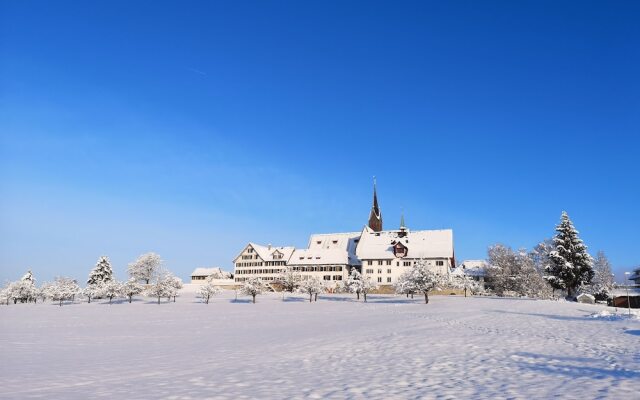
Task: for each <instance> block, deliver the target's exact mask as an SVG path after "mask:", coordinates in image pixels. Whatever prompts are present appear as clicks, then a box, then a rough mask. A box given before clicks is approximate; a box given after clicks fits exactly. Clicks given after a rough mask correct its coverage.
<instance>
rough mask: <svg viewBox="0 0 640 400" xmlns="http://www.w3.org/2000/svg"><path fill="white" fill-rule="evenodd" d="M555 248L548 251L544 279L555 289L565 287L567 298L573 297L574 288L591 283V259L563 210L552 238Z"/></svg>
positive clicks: (592, 274)
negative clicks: (547, 263)
mask: <svg viewBox="0 0 640 400" xmlns="http://www.w3.org/2000/svg"><path fill="white" fill-rule="evenodd" d="M553 244H554V247H555V250H553V251H552V252H551V253H549V261H550V263H549V265H548V266H547V267H546V268H545V272H546V273H547V275H546V276H545V279H547V281H548V282H549V284H551V286H553V287H554V288H556V289H565V290H566V291H567V295H568V297H569V298H572V299H573V298H575V293H576V289H577V288H578V287H580V286H581V285H586V284H589V283H591V280H592V279H593V276H594V272H593V267H592V263H593V259H592V258H591V256H590V255H589V253H587V246H585V244H584V243H583V242H582V240H581V239H580V238H579V237H578V231H577V230H576V228H575V227H574V226H573V223H572V222H571V220H570V219H569V215H567V213H566V212H565V211H563V212H562V217H561V221H560V224H558V226H557V227H556V235H555V236H554V238H553Z"/></svg>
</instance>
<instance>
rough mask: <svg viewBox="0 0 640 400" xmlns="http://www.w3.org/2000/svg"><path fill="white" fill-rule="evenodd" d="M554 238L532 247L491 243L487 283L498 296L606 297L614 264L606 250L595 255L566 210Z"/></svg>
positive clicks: (598, 298) (608, 292)
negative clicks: (525, 247)
mask: <svg viewBox="0 0 640 400" xmlns="http://www.w3.org/2000/svg"><path fill="white" fill-rule="evenodd" d="M555 231H556V234H555V235H554V237H553V239H547V240H544V241H543V242H542V243H540V244H538V245H537V246H536V247H535V248H533V250H531V251H527V250H526V249H519V250H513V249H512V248H510V247H508V246H504V245H502V244H496V245H494V246H491V247H489V250H488V257H487V264H488V267H487V270H486V277H485V285H486V286H487V288H488V291H489V292H490V293H494V294H496V295H499V296H508V295H516V296H528V297H537V298H551V297H555V296H556V294H562V295H566V297H567V298H569V299H575V297H576V295H577V294H579V293H588V294H591V295H593V296H594V297H595V299H596V300H601V301H602V300H606V299H607V298H609V296H610V293H611V290H612V289H613V284H614V279H613V273H612V271H611V264H610V263H609V260H608V259H607V257H606V255H605V254H604V252H602V251H599V252H598V254H597V256H596V258H595V259H594V258H593V257H592V256H591V255H589V253H588V252H587V246H586V245H585V244H584V242H583V241H582V239H580V237H579V236H578V231H577V230H576V228H575V227H574V225H573V222H572V221H571V219H570V218H569V215H568V214H567V213H566V212H563V213H562V216H561V220H560V223H559V224H558V225H557V226H556V229H555Z"/></svg>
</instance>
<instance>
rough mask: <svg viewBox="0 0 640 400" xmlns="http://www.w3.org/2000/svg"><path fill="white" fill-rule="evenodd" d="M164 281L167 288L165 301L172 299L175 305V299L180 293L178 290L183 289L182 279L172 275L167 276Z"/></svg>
mask: <svg viewBox="0 0 640 400" xmlns="http://www.w3.org/2000/svg"><path fill="white" fill-rule="evenodd" d="M166 280H167V288H168V293H167V300H171V298H172V297H173V302H174V303H175V302H176V297H177V296H178V294H179V293H180V289H182V287H183V285H182V279H180V278H178V277H177V276H174V275H173V274H169V276H167V277H166Z"/></svg>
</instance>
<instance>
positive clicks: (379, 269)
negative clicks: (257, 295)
mask: <svg viewBox="0 0 640 400" xmlns="http://www.w3.org/2000/svg"><path fill="white" fill-rule="evenodd" d="M373 271H374V270H373V268H370V269H367V274H373ZM378 273H379V274H381V273H382V268H378ZM390 273H391V268H387V274H390Z"/></svg>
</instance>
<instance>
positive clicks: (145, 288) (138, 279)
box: [0, 253, 182, 306]
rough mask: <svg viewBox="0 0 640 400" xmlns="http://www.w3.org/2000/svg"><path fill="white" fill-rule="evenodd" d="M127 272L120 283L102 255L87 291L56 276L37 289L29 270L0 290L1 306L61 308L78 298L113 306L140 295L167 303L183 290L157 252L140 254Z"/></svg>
mask: <svg viewBox="0 0 640 400" xmlns="http://www.w3.org/2000/svg"><path fill="white" fill-rule="evenodd" d="M127 271H128V273H129V279H128V280H126V281H119V280H117V279H116V278H115V276H114V274H113V269H112V268H111V263H110V261H109V257H107V256H102V257H100V258H99V259H98V262H97V263H96V265H95V267H94V268H93V269H92V270H91V271H90V272H89V278H88V279H87V282H86V285H85V287H84V288H82V287H80V285H79V284H78V282H77V280H75V279H73V278H69V277H57V278H55V279H54V280H53V281H52V282H45V283H43V284H42V285H41V286H37V285H36V281H35V278H34V276H33V273H32V272H31V271H28V272H27V273H26V274H25V275H24V276H23V277H22V278H21V279H20V280H18V281H15V282H9V283H8V284H7V285H6V286H5V287H4V288H2V289H1V290H0V303H2V304H7V305H8V304H10V303H13V304H16V303H18V302H20V303H28V302H34V303H37V302H38V300H41V301H45V300H51V301H55V302H57V303H58V304H59V305H60V306H62V304H63V303H64V302H65V301H74V300H76V299H79V298H80V299H83V300H86V301H87V302H88V303H91V300H93V299H108V300H109V303H111V302H112V301H113V299H116V298H126V299H128V301H129V303H131V302H132V300H133V298H134V297H135V296H138V295H146V296H149V297H154V298H157V299H158V303H160V300H161V299H163V298H166V299H167V300H168V301H170V300H171V299H172V298H173V301H174V302H175V299H176V297H177V296H178V292H179V290H180V289H181V288H182V281H181V280H180V279H179V278H177V277H175V276H174V275H173V274H172V273H171V272H169V271H167V270H166V269H164V268H163V262H162V259H161V258H160V256H159V255H157V254H155V253H147V254H143V255H141V256H140V257H138V259H136V260H135V261H134V262H132V263H130V264H129V266H128V269H127Z"/></svg>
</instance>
